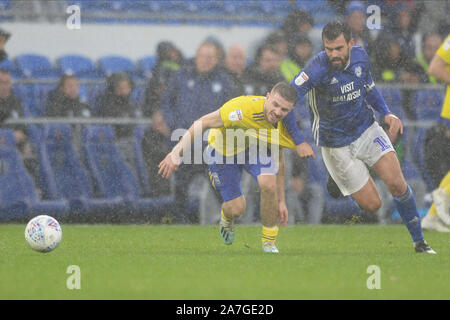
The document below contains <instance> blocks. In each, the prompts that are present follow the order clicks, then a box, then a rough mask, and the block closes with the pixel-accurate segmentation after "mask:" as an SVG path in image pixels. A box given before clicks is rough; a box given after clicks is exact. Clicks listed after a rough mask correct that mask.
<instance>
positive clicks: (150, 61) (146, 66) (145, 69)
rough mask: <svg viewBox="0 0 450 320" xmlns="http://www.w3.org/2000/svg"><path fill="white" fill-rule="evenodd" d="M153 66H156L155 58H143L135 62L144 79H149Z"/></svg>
mask: <svg viewBox="0 0 450 320" xmlns="http://www.w3.org/2000/svg"><path fill="white" fill-rule="evenodd" d="M155 64H156V57H155V56H147V57H143V58H140V59H138V61H137V65H138V69H139V71H140V72H141V73H142V75H143V76H144V77H146V78H150V76H151V73H152V70H153V67H154V66H155Z"/></svg>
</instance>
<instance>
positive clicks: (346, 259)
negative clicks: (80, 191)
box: [0, 224, 450, 300]
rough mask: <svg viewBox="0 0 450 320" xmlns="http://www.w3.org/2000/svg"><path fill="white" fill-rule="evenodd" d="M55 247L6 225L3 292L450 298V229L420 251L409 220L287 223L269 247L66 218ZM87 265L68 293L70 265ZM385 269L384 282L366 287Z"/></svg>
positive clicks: (194, 231) (203, 232)
mask: <svg viewBox="0 0 450 320" xmlns="http://www.w3.org/2000/svg"><path fill="white" fill-rule="evenodd" d="M62 228H63V239H62V242H61V244H60V245H59V247H58V248H57V249H56V250H54V251H53V252H50V253H46V254H43V253H38V252H34V251H32V250H31V249H30V248H29V247H28V245H27V244H26V242H25V239H24V229H25V225H9V224H5V225H0V299H152V300H155V299H164V300H185V299H186V300H190V299H200V300H204V299H205V300H210V299H218V300H224V299H225V300H226V299H257V300H269V299H270V300H280V299H282V300H292V299H295V300H296V299H450V254H449V253H450V236H449V235H448V234H439V233H432V232H427V233H425V237H426V239H427V241H428V243H429V244H430V245H431V246H432V248H433V249H434V250H436V251H437V252H438V255H428V254H416V253H414V250H413V247H412V243H411V240H410V237H409V234H408V232H407V231H406V228H405V227H404V226H402V225H393V226H378V225H339V226H338V225H323V226H289V227H286V228H280V233H279V237H278V241H277V244H278V248H279V250H280V253H279V254H278V255H274V254H264V253H263V252H262V249H261V242H260V241H261V240H260V233H261V227H259V226H243V225H238V226H237V228H236V240H235V243H234V244H233V245H231V246H226V245H224V244H223V243H222V240H221V238H220V235H219V230H218V227H217V226H167V225H158V226H149V225H89V226H85V225H69V224H67V225H64V224H63V225H62ZM71 265H76V266H78V267H79V268H80V272H81V274H80V280H81V282H80V283H81V288H80V289H73V290H69V289H68V288H67V285H66V283H67V280H68V278H69V277H70V276H72V274H69V273H67V268H68V267H69V266H71ZM371 265H376V266H378V267H379V268H380V271H381V272H380V278H379V279H380V285H381V289H372V290H369V289H368V288H367V285H366V283H367V279H368V278H369V277H370V276H371V275H372V274H373V273H372V272H370V273H368V272H367V269H368V267H369V266H371Z"/></svg>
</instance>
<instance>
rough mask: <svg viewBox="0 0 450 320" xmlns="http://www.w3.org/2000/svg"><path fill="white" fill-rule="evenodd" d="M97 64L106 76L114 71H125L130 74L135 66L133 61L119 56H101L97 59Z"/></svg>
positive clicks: (133, 71)
mask: <svg viewBox="0 0 450 320" xmlns="http://www.w3.org/2000/svg"><path fill="white" fill-rule="evenodd" d="M98 66H99V69H100V70H101V71H102V72H103V73H104V74H105V75H106V76H110V75H111V74H113V73H116V72H127V73H128V74H130V75H133V74H134V73H135V72H136V66H135V65H134V63H133V61H131V60H130V59H128V58H126V57H121V56H105V57H101V58H100V59H98Z"/></svg>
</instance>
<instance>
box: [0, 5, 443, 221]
mask: <svg viewBox="0 0 450 320" xmlns="http://www.w3.org/2000/svg"><path fill="white" fill-rule="evenodd" d="M291 2H292V1H291ZM294 2H295V1H294ZM370 3H374V4H381V3H382V4H383V11H382V12H383V14H382V17H383V19H382V25H383V28H382V30H375V32H373V31H371V30H368V29H367V25H366V19H367V13H366V8H367V6H368V4H370ZM443 3H444V9H442V8H441V9H440V8H439V6H438V8H436V7H432V6H429V5H428V4H427V1H385V2H382V1H368V2H365V1H328V2H327V5H328V6H330V7H333V10H335V11H336V12H337V13H338V16H337V17H340V18H341V19H344V20H345V21H346V22H347V23H348V25H349V26H350V27H351V29H352V32H353V37H354V40H355V43H356V44H358V45H360V46H362V47H364V48H365V49H366V51H367V52H368V53H369V55H370V57H371V63H372V70H373V72H374V74H373V77H374V79H375V81H376V83H377V85H378V84H380V85H381V86H380V88H381V89H380V90H381V92H382V94H383V96H384V98H385V99H386V102H387V103H388V105H389V107H390V108H391V110H392V111H393V112H394V113H395V114H397V116H398V117H400V118H401V119H402V120H403V121H410V122H412V123H414V125H412V126H406V128H407V129H406V130H405V133H404V134H403V136H400V137H391V140H392V142H393V143H394V145H395V149H396V151H397V156H398V157H399V160H400V162H401V164H402V166H403V170H404V172H405V176H406V179H407V180H408V182H409V184H410V185H411V186H412V188H413V189H414V192H415V194H416V198H417V200H418V206H419V207H420V208H425V210H426V209H427V208H426V207H427V205H428V204H429V203H428V204H427V199H426V195H427V194H428V193H430V192H431V191H432V190H434V189H435V188H437V186H438V185H439V182H440V181H441V179H442V178H443V176H444V175H445V174H446V173H447V172H448V170H449V165H450V162H449V161H446V162H445V161H444V162H443V161H442V159H450V126H449V124H448V123H442V122H441V121H440V116H439V113H440V108H441V106H442V103H443V97H444V91H443V90H442V89H443V86H442V83H439V81H438V80H437V79H435V78H434V77H433V76H430V75H428V73H427V69H428V66H429V64H430V61H431V59H432V58H433V57H434V55H435V53H436V51H437V49H438V48H439V46H440V45H441V43H442V42H443V40H444V39H445V38H446V37H447V35H448V34H449V25H448V21H447V19H448V14H447V11H446V10H447V9H448V8H447V7H446V6H445V2H443ZM433 6H434V4H433ZM337 17H336V18H337ZM314 27H316V24H315V21H314V17H313V15H311V14H310V13H309V12H308V11H306V10H303V9H298V8H297V9H295V8H293V9H291V10H290V11H289V13H288V14H287V16H286V17H285V18H284V20H283V23H282V24H281V25H280V27H277V28H274V30H273V32H272V33H271V34H270V35H268V36H267V37H266V38H265V39H263V40H262V41H261V43H260V45H259V46H258V48H257V49H256V50H255V52H256V53H255V55H254V56H253V57H250V56H249V55H248V52H246V50H245V48H244V46H242V45H240V44H239V39H236V44H235V45H233V46H230V47H228V48H225V47H224V46H223V45H222V43H221V42H220V40H219V39H217V38H216V37H214V35H211V37H209V38H207V39H205V40H204V42H203V43H202V44H201V45H200V46H199V47H198V49H197V51H196V55H195V57H193V58H192V59H187V58H186V57H185V55H184V53H183V48H178V47H177V46H176V45H174V44H173V43H172V42H170V41H162V42H160V43H159V44H158V46H157V48H156V50H155V52H156V54H155V57H154V59H153V61H149V65H148V66H147V69H145V66H146V64H145V61H141V63H140V64H139V65H138V66H137V68H136V66H134V65H133V67H132V68H130V67H127V64H126V61H122V60H119V59H117V60H114V59H113V60H112V61H109V60H107V59H105V60H104V61H98V62H99V64H98V67H97V66H96V65H95V64H94V63H93V62H92V61H90V60H89V59H88V58H85V57H82V56H78V57H77V56H71V57H65V58H61V59H58V61H57V63H56V65H55V66H53V64H51V65H48V66H47V65H46V63H45V61H44V62H43V61H41V60H39V62H38V63H37V64H38V68H35V69H31V70H30V69H26V67H25V66H28V65H33V64H34V65H36V62H32V59H31V58H32V57H31V58H30V57H26V56H23V57H8V58H6V57H4V58H5V59H3V61H2V62H0V121H1V123H2V129H12V130H13V133H14V140H15V144H16V145H17V150H18V152H19V153H18V155H19V156H20V159H21V160H22V161H23V164H24V170H25V171H26V173H28V174H29V175H30V176H31V177H32V180H33V182H32V185H33V188H34V191H33V190H31V191H29V190H28V191H24V193H23V196H22V198H23V199H26V198H27V197H31V198H32V199H33V201H35V202H36V201H37V202H42V203H44V202H45V201H47V202H51V201H55V202H56V201H59V200H64V199H65V200H67V201H66V202H67V206H66V209H63V211H61V212H66V213H67V212H73V211H74V210H75V209H77V210H79V211H83V212H97V211H98V212H104V211H108V210H110V211H111V212H112V211H114V210H115V209H114V210H112V209H111V208H116V209H117V210H118V211H120V210H127V209H123V208H126V207H127V205H128V206H129V205H130V204H132V203H134V204H133V210H135V211H136V212H138V213H139V212H166V211H165V210H167V211H170V209H168V208H170V207H171V206H172V208H176V210H172V214H171V216H172V218H173V221H174V222H177V223H199V222H201V223H205V221H210V222H215V221H217V219H218V218H219V216H218V214H217V217H215V218H205V217H204V215H205V213H204V212H203V213H202V212H200V214H198V212H199V211H202V210H203V211H205V210H211V209H208V208H205V207H204V206H205V205H204V204H202V197H201V196H199V197H198V199H199V200H198V201H189V199H192V194H195V193H198V192H199V191H201V192H204V193H209V194H211V193H212V191H211V190H210V189H208V188H201V187H200V185H194V186H191V188H189V187H188V186H189V185H190V184H191V183H192V182H193V181H194V183H197V181H198V180H196V177H197V176H204V177H208V175H207V170H206V168H205V166H204V165H185V166H183V167H182V168H180V169H181V170H179V171H177V173H176V175H175V179H174V180H172V181H170V180H169V181H167V180H164V179H162V178H161V177H160V176H158V174H157V164H158V163H159V162H160V161H161V160H162V158H163V157H164V156H165V155H166V154H167V153H168V152H169V150H170V149H171V147H172V146H173V143H174V142H175V141H171V134H172V132H173V131H174V130H175V129H177V128H185V129H186V128H188V127H189V125H190V124H191V123H192V122H193V121H194V120H196V119H198V118H200V117H201V116H202V115H204V114H206V113H209V112H212V111H214V110H216V109H217V108H219V107H220V106H221V105H223V104H224V103H225V102H226V101H228V100H229V99H231V98H233V97H236V96H240V95H262V96H264V95H266V93H267V92H268V91H269V90H270V88H272V87H273V85H274V84H276V83H277V82H279V81H283V80H284V81H287V82H290V81H291V80H292V79H293V78H294V77H295V76H296V75H297V74H298V73H299V72H300V70H301V69H302V68H303V67H304V66H305V65H306V63H307V62H308V60H309V59H310V58H311V57H313V56H314V55H315V54H316V53H317V52H318V51H320V50H321V39H317V38H315V37H312V36H311V30H312V29H313V28H314ZM10 36H11V34H10V33H9V32H7V31H5V30H1V32H0V39H2V41H1V46H4V48H5V51H6V52H7V40H8V38H9V37H10ZM12 36H13V35H12ZM417 39H420V41H417ZM0 49H1V48H0ZM5 51H2V52H5ZM111 54H114V53H111ZM5 56H6V54H5ZM27 58H28V59H27ZM41 58H42V57H41ZM44 58H45V57H44ZM102 63H103V64H102ZM110 64H115V66H123V69H122V70H117V72H116V71H115V72H112V73H111V72H108V71H107V70H108V66H109V65H110ZM30 68H32V67H30ZM119 69H120V68H119ZM130 70H132V71H130ZM55 77H57V78H58V82H57V83H54V81H49V79H54V78H55ZM20 79H22V80H23V79H34V80H36V79H37V80H41V82H39V81H37V82H31V84H30V83H27V82H26V81H25V82H20V81H18V82H15V81H17V80H20ZM99 79H100V80H103V81H104V84H103V83H100V84H99V82H98V80H99ZM399 85H404V86H403V87H401V86H399ZM424 85H425V86H424ZM295 112H296V113H297V119H298V120H299V122H300V127H301V128H302V130H303V131H304V132H305V134H306V135H307V136H308V131H310V128H309V126H310V124H309V119H310V114H309V111H308V102H307V101H306V99H301V100H300V101H299V102H298V105H297V106H296V108H295ZM39 117H45V118H48V119H51V118H52V117H56V118H67V119H70V118H85V119H89V118H108V119H110V118H122V119H128V120H129V119H135V120H139V119H143V118H144V119H147V118H148V119H151V124H145V125H142V124H137V122H136V123H133V121H131V122H130V123H125V124H123V123H114V124H112V126H111V127H109V128H107V129H104V128H102V127H101V126H95V125H83V126H84V127H83V132H82V134H81V135H82V136H81V140H82V144H85V145H84V146H83V147H79V146H74V145H73V143H72V142H71V139H73V135H74V134H73V132H74V130H75V124H74V123H72V125H62V126H60V127H58V126H57V125H54V126H53V125H52V124H47V125H42V124H31V123H28V124H27V123H20V124H17V121H16V122H14V121H12V123H8V119H9V120H11V119H13V120H17V119H22V118H25V119H33V118H39ZM10 122H11V121H10ZM425 124H426V125H425ZM55 128H56V129H55ZM58 128H59V129H58ZM55 130H56V133H55ZM58 130H60V131H61V132H62V133H61V132H60V133H58V132H59V131H58ZM102 130H103V131H102ZM3 135H5V136H7V133H5V132H2V133H1V136H3ZM96 135H97V136H96ZM98 135H99V136H98ZM309 135H310V133H309ZM1 136H0V138H1ZM67 139H69V143H68V144H67V145H69V147H68V148H72V149H74V150H72V151H74V152H72V151H70V152H72V153H70V152H69V153H70V154H71V156H70V159H72V157H73V160H74V161H75V160H77V159H78V158H79V159H80V160H81V161H79V162H80V163H79V165H77V168H81V169H83V170H85V171H86V173H82V174H79V175H77V174H74V178H73V179H69V180H71V181H68V178H67V177H68V174H69V173H68V172H71V173H72V171H71V170H70V169H67V168H66V169H67V170H68V171H66V170H65V169H64V170H63V169H62V168H61V167H66V166H69V164H67V163H64V164H61V161H63V160H62V159H61V158H58V152H62V151H58V150H60V149H58V147H57V146H58V143H59V144H64V143H63V142H67ZM111 139H113V140H111ZM310 139H311V141H312V137H311V138H310ZM5 141H6V142H5ZM103 142H104V143H105V145H107V146H106V147H104V149H102V150H103V151H104V152H105V153H104V154H105V155H109V156H110V158H109V160H105V159H106V158H105V157H102V155H101V154H100V155H98V154H97V152H98V151H99V149H101V148H100V147H98V145H100V144H101V143H103ZM111 142H113V143H111ZM0 144H2V145H1V146H0V152H2V154H3V152H4V151H3V148H6V149H7V147H8V138H5V139H3V138H2V141H0ZM13 144H14V143H13ZM110 144H113V145H114V146H115V147H116V150H112V149H114V148H112V147H111V146H110ZM311 144H313V142H312V143H311ZM55 145H56V147H55ZM64 145H66V144H64ZM70 145H72V147H70ZM86 145H87V146H86ZM89 145H91V146H92V145H96V146H97V147H96V148H91V149H90V148H89ZM13 147H14V148H15V147H16V146H13ZM110 147H111V148H110ZM61 148H63V147H61ZM64 148H65V147H64ZM55 150H56V151H55ZM66 151H67V150H66ZM115 152H119V153H115ZM69 153H68V154H69ZM119 154H120V155H121V156H118V155H119ZM316 154H319V152H316ZM113 155H116V156H117V159H114V160H112V159H111V157H114V156H113ZM96 156H98V157H96ZM0 157H1V158H2V159H3V156H0ZM91 157H92V159H91ZM4 161H6V160H4ZM4 161H2V165H1V166H0V169H1V170H2V172H3V173H4V170H8V169H5V165H4ZM58 161H59V162H58ZM321 161H322V160H321V159H320V156H319V157H318V158H317V159H315V160H313V159H301V158H299V157H297V156H296V155H295V154H294V153H289V161H288V175H289V177H290V178H289V179H288V181H287V184H288V185H287V188H286V190H287V195H286V197H287V199H288V206H289V210H290V219H291V220H290V222H291V223H295V222H302V223H312V224H319V223H322V222H328V221H333V219H334V218H336V217H342V216H346V217H347V218H348V217H349V216H354V215H356V216H360V217H363V218H364V219H366V218H367V219H370V218H368V217H367V216H366V215H364V214H363V213H362V212H361V210H360V209H359V208H358V207H357V206H356V205H355V204H354V203H353V202H352V201H348V199H334V198H332V197H330V196H329V195H328V193H327V190H326V186H325V185H326V179H327V174H326V170H325V168H324V166H323V164H322V163H321ZM63 162H64V161H63ZM75 162H76V161H75ZM105 162H107V163H105ZM117 162H121V163H117ZM74 166H75V165H74ZM77 170H78V169H77ZM21 174H23V171H22V173H21ZM80 176H81V177H82V178H79V177H80ZM75 177H76V178H75ZM8 179H10V177H9V178H8ZM374 179H375V181H377V179H376V177H374ZM5 181H6V180H5ZM26 181H28V180H26ZM90 181H92V183H91V182H90ZM23 183H25V182H23ZM76 183H79V184H80V185H81V186H83V185H84V184H83V183H86V185H87V184H89V185H90V186H89V187H86V188H87V189H90V190H88V191H85V190H82V189H83V187H79V188H80V189H79V190H78V187H76V186H75V184H76ZM11 184H12V183H9V184H6V186H7V187H5V185H4V186H1V187H0V193H1V194H2V198H3V197H5V198H8V199H9V198H11V199H10V200H8V201H10V203H11V207H8V208H7V207H4V208H2V209H1V210H0V211H1V212H6V211H7V209H8V210H10V211H9V212H14V210H16V209H17V208H16V209H14V210H13V211H11V210H12V209H11V208H13V207H14V201H16V200H18V199H19V200H20V199H21V198H20V195H18V194H19V193H20V192H19V191H17V190H19V189H21V188H24V187H23V184H18V185H17V186H15V187H14V188H18V189H17V190H15V189H14V188H12V187H11V188H10V185H11ZM208 185H209V184H208ZM8 188H9V189H8ZM244 188H245V192H246V193H247V194H248V197H247V199H249V200H248V201H249V202H250V203H253V206H252V205H250V204H249V205H248V208H249V209H248V211H252V210H253V211H255V212H256V209H255V208H256V207H257V206H258V203H257V202H258V201H257V199H258V197H257V196H253V197H252V194H253V195H254V194H256V193H257V192H258V191H257V190H256V189H257V188H256V186H255V185H254V184H252V182H250V181H248V183H247V184H246V185H245V187H244ZM383 188H384V187H383V186H382V185H381V184H380V186H379V189H380V193H381V194H382V198H384V199H383V200H385V201H384V205H383V207H382V208H381V209H380V210H379V212H378V214H377V215H376V216H372V218H371V219H373V221H377V222H380V223H390V222H392V221H394V217H395V215H393V209H392V205H391V204H390V200H391V199H389V194H388V192H384V193H383V190H384V189H383ZM193 189H194V190H193ZM200 189H201V190H200ZM11 190H13V191H11ZM11 192H12V193H15V195H14V196H12V195H9V193H11ZM4 194H8V195H7V196H4ZM383 194H384V195H383ZM170 195H172V196H173V197H174V198H173V203H172V202H170V201H171V200H168V199H169V198H170V197H169V196H170ZM119 198H120V199H121V200H119ZM85 199H90V200H98V201H99V203H97V202H95V201H91V202H87V200H86V201H85ZM105 199H109V200H111V201H110V202H108V201H105V202H104V203H103V202H101V201H100V200H105ZM137 199H139V200H142V202H139V204H136V203H138V200H137ZM170 199H171V198H170ZM208 199H211V197H209V198H208ZM252 199H253V200H252ZM40 200H42V201H40ZM82 200H83V201H82ZM144 200H148V201H147V202H145V201H144ZM121 201H122V202H121ZM81 202H82V203H81ZM100 202H101V203H100ZM80 203H81V204H80ZM140 204H142V205H140ZM49 206H50V207H46V209H45V210H53V209H54V210H56V211H55V212H57V210H58V208H59V207H58V205H57V204H53V206H51V205H50V204H49ZM206 207H208V205H206ZM14 208H15V207H14ZM48 208H50V209H48ZM252 208H253V209H252ZM17 210H18V211H17V212H25V211H20V210H22V209H20V210H19V209H17ZM36 210H44V209H36ZM64 210H65V211H64ZM75 211H76V210H75ZM217 212H219V211H215V212H214V214H216V213H217ZM64 214H65V213H64ZM64 214H62V215H64ZM210 214H211V215H213V214H212V213H210ZM5 217H6V218H5ZM202 217H203V218H202ZM369 217H370V216H369ZM14 218H15V216H14V214H12V215H10V216H7V215H6V214H5V215H4V216H3V218H2V216H1V214H0V220H3V219H6V220H7V219H14ZM205 219H206V220H205ZM214 219H215V221H214ZM246 219H247V220H246V222H250V223H251V222H255V221H256V219H258V217H257V215H256V214H253V212H250V213H249V214H248V217H246ZM338 220H339V219H338ZM339 221H341V220H339ZM352 221H353V220H352Z"/></svg>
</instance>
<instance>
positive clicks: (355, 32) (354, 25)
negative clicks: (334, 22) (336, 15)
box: [345, 1, 373, 55]
mask: <svg viewBox="0 0 450 320" xmlns="http://www.w3.org/2000/svg"><path fill="white" fill-rule="evenodd" d="M366 9H367V6H366V5H364V4H363V3H362V2H361V1H352V2H350V3H349V4H348V6H347V8H346V10H345V15H346V22H347V24H348V25H349V27H350V29H351V30H352V36H353V40H354V41H355V44H357V45H359V46H361V47H363V48H364V49H365V50H366V52H367V53H368V54H369V55H370V53H371V51H372V46H373V38H372V35H371V33H370V31H369V30H368V29H367V27H366V20H367V18H366Z"/></svg>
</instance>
